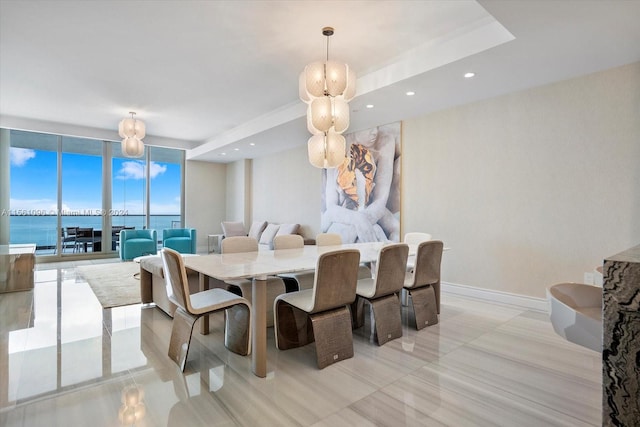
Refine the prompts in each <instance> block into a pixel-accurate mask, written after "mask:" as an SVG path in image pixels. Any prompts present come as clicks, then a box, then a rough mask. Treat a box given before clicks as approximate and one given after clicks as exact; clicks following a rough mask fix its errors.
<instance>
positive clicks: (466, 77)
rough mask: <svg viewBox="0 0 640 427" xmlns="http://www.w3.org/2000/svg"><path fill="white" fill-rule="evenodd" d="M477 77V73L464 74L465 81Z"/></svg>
mask: <svg viewBox="0 0 640 427" xmlns="http://www.w3.org/2000/svg"><path fill="white" fill-rule="evenodd" d="M475 75H476V73H472V72H469V73H465V74H464V78H465V79H470V78H471V77H474V76H475Z"/></svg>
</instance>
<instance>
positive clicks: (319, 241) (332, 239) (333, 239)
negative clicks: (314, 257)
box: [316, 233, 342, 246]
mask: <svg viewBox="0 0 640 427" xmlns="http://www.w3.org/2000/svg"><path fill="white" fill-rule="evenodd" d="M341 244H342V237H340V235H339V234H338V233H320V234H318V235H317V236H316V245H318V246H334V245H341Z"/></svg>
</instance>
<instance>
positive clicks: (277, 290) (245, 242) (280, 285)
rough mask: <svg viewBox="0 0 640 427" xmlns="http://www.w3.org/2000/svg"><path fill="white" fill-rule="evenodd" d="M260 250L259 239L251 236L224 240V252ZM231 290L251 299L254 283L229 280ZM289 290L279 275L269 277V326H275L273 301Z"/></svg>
mask: <svg viewBox="0 0 640 427" xmlns="http://www.w3.org/2000/svg"><path fill="white" fill-rule="evenodd" d="M243 252H256V253H257V252H258V241H257V240H256V239H254V238H253V237H249V236H232V237H227V238H226V239H224V240H223V241H222V254H223V255H224V254H233V253H243ZM225 283H227V284H228V285H229V290H230V291H231V292H234V293H237V294H238V295H241V296H242V297H244V298H246V299H247V300H249V301H251V298H252V290H251V287H252V286H253V283H252V281H251V280H249V279H238V280H227V281H225ZM285 292H287V289H286V287H285V284H284V281H283V280H282V279H281V278H280V277H277V276H269V277H267V327H270V326H273V301H274V300H275V299H276V297H277V296H278V295H280V294H284V293H285Z"/></svg>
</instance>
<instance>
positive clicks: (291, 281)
mask: <svg viewBox="0 0 640 427" xmlns="http://www.w3.org/2000/svg"><path fill="white" fill-rule="evenodd" d="M302 248H304V238H303V237H302V236H300V235H299V234H281V235H279V236H276V237H274V238H273V249H274V250H276V251H278V250H282V249H302ZM305 274H309V272H305V271H302V272H298V273H283V274H278V277H280V278H281V279H282V281H283V282H284V286H285V289H286V290H287V292H295V291H299V290H300V286H299V284H298V280H297V277H298V276H300V275H305ZM311 275H313V272H311ZM311 277H313V276H311Z"/></svg>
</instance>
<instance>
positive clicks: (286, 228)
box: [276, 224, 300, 236]
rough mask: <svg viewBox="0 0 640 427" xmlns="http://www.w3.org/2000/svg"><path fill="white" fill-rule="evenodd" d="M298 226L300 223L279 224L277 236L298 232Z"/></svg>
mask: <svg viewBox="0 0 640 427" xmlns="http://www.w3.org/2000/svg"><path fill="white" fill-rule="evenodd" d="M299 228H300V224H280V229H279V230H278V233H277V234H276V235H277V236H280V235H282V234H298V229H299Z"/></svg>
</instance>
